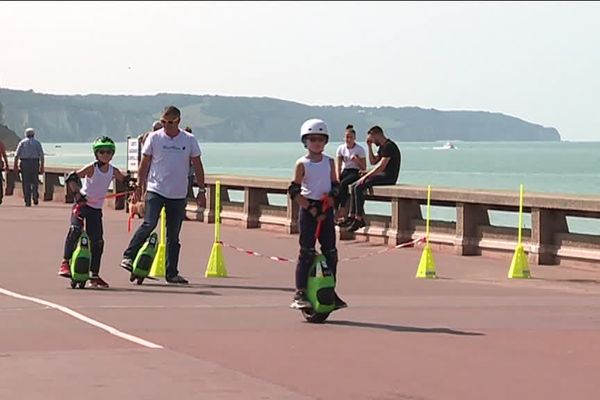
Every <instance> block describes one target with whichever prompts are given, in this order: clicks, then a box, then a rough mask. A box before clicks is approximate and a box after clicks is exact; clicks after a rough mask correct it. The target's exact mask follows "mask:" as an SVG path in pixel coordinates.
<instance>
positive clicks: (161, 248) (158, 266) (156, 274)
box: [148, 243, 167, 278]
mask: <svg viewBox="0 0 600 400" xmlns="http://www.w3.org/2000/svg"><path fill="white" fill-rule="evenodd" d="M166 265H167V246H166V245H165V244H164V243H159V245H158V249H156V256H155V257H154V261H152V268H150V272H149V274H148V275H150V276H151V277H153V278H164V277H165V271H166Z"/></svg>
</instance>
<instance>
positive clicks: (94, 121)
mask: <svg viewBox="0 0 600 400" xmlns="http://www.w3.org/2000/svg"><path fill="white" fill-rule="evenodd" d="M0 102H2V103H3V104H4V121H5V124H6V125H8V126H9V127H10V128H11V129H13V130H15V131H17V132H22V131H23V130H24V129H25V128H26V127H29V126H31V127H33V128H35V129H36V131H37V138H38V139H39V140H41V141H43V142H80V141H90V140H92V139H93V138H95V137H97V136H99V135H109V136H112V137H113V138H115V139H116V140H123V139H124V138H125V137H126V136H128V135H130V136H134V135H138V134H140V133H142V132H145V131H147V130H148V129H149V128H150V126H151V124H152V121H153V120H155V119H157V118H158V117H159V115H160V111H161V110H162V109H163V107H164V106H165V105H169V104H173V105H176V106H177V107H179V108H180V109H181V110H182V113H183V121H182V126H186V125H190V126H191V127H192V128H193V130H194V134H195V135H196V137H197V138H198V139H200V140H202V141H210V142H263V141H268V142H289V141H296V140H297V139H298V130H299V127H300V125H301V124H302V122H303V121H304V120H305V119H308V118H322V119H324V120H325V121H326V122H327V123H328V125H329V127H330V129H331V130H332V131H333V132H334V135H336V136H337V137H338V139H339V140H341V139H342V135H343V131H344V127H345V126H346V125H347V124H350V123H351V124H353V125H354V126H355V128H356V129H357V132H358V133H359V138H361V139H362V138H364V136H365V132H366V130H367V129H368V128H369V127H371V126H372V125H376V124H377V125H380V126H381V127H382V128H383V129H384V130H385V131H386V133H387V134H388V136H390V137H392V138H394V139H395V140H398V141H435V140H468V141H559V140H560V135H559V133H558V131H557V130H556V129H555V128H549V127H544V126H542V125H538V124H534V123H530V122H526V121H523V120H520V119H518V118H514V117H511V116H507V115H503V114H499V113H491V112H484V111H438V110H433V109H422V108H418V107H400V108H394V107H360V106H349V107H342V106H308V105H304V104H299V103H294V102H290V101H284V100H278V99H272V98H258V97H253V98H250V97H224V96H195V95H185V94H158V95H155V96H108V95H87V96H80V95H76V96H56V95H48V94H40V93H35V92H33V91H19V90H9V89H0Z"/></svg>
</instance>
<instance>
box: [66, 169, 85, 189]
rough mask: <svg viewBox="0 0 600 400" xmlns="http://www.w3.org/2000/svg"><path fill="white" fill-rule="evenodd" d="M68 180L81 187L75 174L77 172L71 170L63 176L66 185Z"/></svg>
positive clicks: (79, 180)
mask: <svg viewBox="0 0 600 400" xmlns="http://www.w3.org/2000/svg"><path fill="white" fill-rule="evenodd" d="M70 182H73V183H75V184H76V185H77V186H79V187H81V179H80V178H79V176H78V175H77V172H75V171H71V172H69V173H68V174H67V176H66V178H65V185H68V184H69V183H70Z"/></svg>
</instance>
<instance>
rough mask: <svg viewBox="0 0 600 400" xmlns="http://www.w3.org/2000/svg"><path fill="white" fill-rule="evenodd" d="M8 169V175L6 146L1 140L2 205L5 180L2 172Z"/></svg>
mask: <svg viewBox="0 0 600 400" xmlns="http://www.w3.org/2000/svg"><path fill="white" fill-rule="evenodd" d="M5 168H6V169H7V173H8V157H6V146H4V143H3V142H2V140H0V204H2V199H3V198H4V184H3V183H4V178H3V176H2V171H4V169H5Z"/></svg>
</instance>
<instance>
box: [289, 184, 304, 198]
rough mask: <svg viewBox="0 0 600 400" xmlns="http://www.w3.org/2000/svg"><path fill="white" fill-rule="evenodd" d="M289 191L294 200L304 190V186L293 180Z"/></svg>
mask: <svg viewBox="0 0 600 400" xmlns="http://www.w3.org/2000/svg"><path fill="white" fill-rule="evenodd" d="M287 191H288V194H289V195H290V199H292V200H294V198H295V197H296V196H298V195H299V194H300V192H302V186H301V185H300V184H298V183H296V182H292V183H290V186H289V187H288V190H287Z"/></svg>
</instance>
